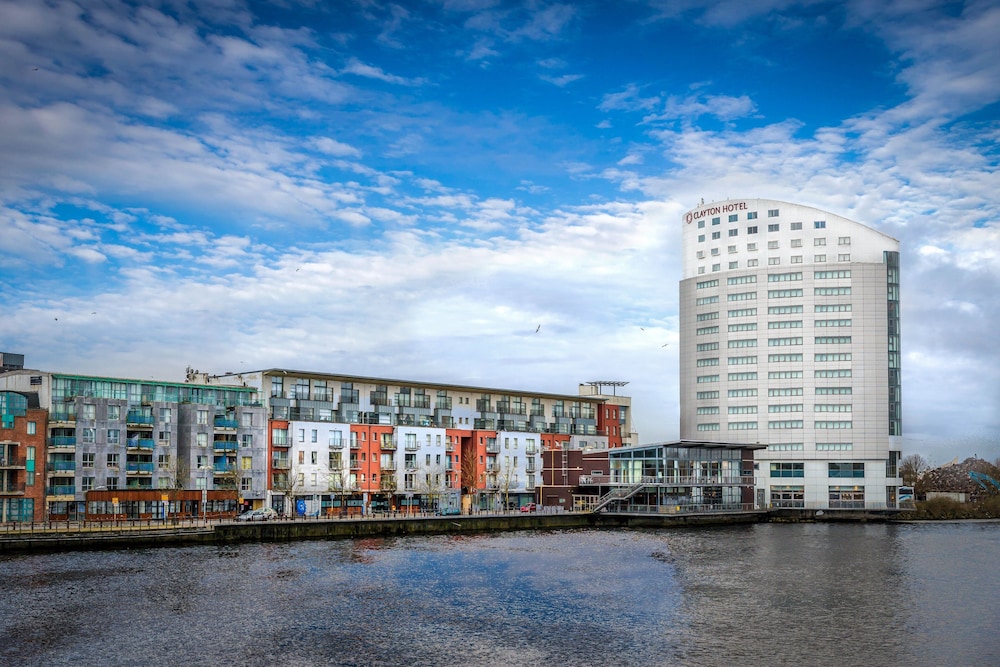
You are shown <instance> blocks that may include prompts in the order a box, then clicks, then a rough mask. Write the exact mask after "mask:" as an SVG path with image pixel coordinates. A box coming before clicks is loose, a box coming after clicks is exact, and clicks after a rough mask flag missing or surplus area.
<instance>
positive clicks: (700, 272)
mask: <svg viewBox="0 0 1000 667" xmlns="http://www.w3.org/2000/svg"><path fill="white" fill-rule="evenodd" d="M703 273H705V267H704V266H699V267H698V275H699V276H700V275H701V274H703Z"/></svg>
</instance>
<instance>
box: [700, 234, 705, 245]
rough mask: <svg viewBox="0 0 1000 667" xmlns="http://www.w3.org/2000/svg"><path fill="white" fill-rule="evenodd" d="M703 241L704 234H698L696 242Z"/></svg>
mask: <svg viewBox="0 0 1000 667" xmlns="http://www.w3.org/2000/svg"><path fill="white" fill-rule="evenodd" d="M704 241H705V235H704V234H698V243H703V242H704Z"/></svg>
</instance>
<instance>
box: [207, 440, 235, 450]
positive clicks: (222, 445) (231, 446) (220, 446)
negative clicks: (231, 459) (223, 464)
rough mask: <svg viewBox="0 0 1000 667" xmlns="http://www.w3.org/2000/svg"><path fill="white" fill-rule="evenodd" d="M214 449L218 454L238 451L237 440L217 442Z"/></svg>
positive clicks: (214, 443)
mask: <svg viewBox="0 0 1000 667" xmlns="http://www.w3.org/2000/svg"><path fill="white" fill-rule="evenodd" d="M212 449H214V450H215V451H217V452H235V451H236V441H235V440H216V441H214V442H213V443H212Z"/></svg>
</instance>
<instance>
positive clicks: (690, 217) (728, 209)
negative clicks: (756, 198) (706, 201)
mask: <svg viewBox="0 0 1000 667" xmlns="http://www.w3.org/2000/svg"><path fill="white" fill-rule="evenodd" d="M746 210H749V209H748V208H747V203H746V202H745V201H735V202H727V203H725V204H719V205H718V206H705V207H703V208H696V209H695V210H693V211H688V212H687V213H686V214H685V215H684V222H686V223H687V224H689V225H690V224H691V223H692V222H694V221H695V220H701V219H702V218H707V217H708V216H710V215H722V214H723V213H736V212H737V211H746Z"/></svg>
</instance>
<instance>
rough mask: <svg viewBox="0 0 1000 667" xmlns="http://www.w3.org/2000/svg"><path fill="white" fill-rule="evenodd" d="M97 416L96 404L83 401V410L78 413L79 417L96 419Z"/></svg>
mask: <svg viewBox="0 0 1000 667" xmlns="http://www.w3.org/2000/svg"><path fill="white" fill-rule="evenodd" d="M96 418H97V406H95V405H94V404H93V403H84V404H83V411H82V412H81V414H80V419H96Z"/></svg>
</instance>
